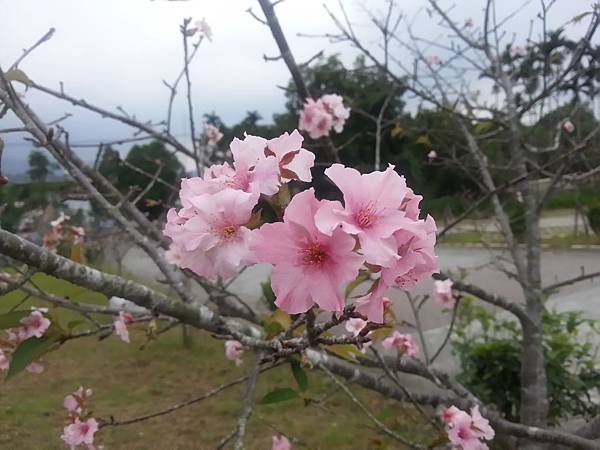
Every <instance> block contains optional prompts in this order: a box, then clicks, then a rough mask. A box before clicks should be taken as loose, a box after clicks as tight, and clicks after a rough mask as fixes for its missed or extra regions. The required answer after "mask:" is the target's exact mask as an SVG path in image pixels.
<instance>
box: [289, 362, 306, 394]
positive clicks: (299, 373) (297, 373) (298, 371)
mask: <svg viewBox="0 0 600 450" xmlns="http://www.w3.org/2000/svg"><path fill="white" fill-rule="evenodd" d="M290 367H291V368H292V374H293V375H294V378H295V379H296V383H298V387H299V388H300V390H301V391H305V390H307V389H308V376H307V375H306V372H305V371H304V369H303V368H302V366H300V363H299V362H298V361H296V360H292V363H291V366H290Z"/></svg>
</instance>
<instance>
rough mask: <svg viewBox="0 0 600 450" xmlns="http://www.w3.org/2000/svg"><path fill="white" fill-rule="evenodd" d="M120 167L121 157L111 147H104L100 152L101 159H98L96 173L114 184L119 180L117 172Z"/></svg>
mask: <svg viewBox="0 0 600 450" xmlns="http://www.w3.org/2000/svg"><path fill="white" fill-rule="evenodd" d="M120 167H121V156H120V155H119V152H118V151H117V150H113V148H112V147H111V146H106V147H104V149H103V151H102V157H101V158H100V164H98V171H99V172H100V173H101V174H102V175H104V177H105V178H106V179H107V180H108V181H110V182H111V183H113V184H115V183H116V181H117V179H118V178H119V170H120Z"/></svg>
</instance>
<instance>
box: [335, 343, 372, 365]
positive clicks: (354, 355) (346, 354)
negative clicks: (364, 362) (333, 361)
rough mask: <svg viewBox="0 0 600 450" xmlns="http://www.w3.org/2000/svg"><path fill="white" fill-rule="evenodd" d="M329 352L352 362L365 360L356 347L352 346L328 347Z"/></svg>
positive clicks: (336, 345)
mask: <svg viewBox="0 0 600 450" xmlns="http://www.w3.org/2000/svg"><path fill="white" fill-rule="evenodd" d="M327 351H329V352H331V353H333V354H335V355H336V356H339V357H340V358H344V359H347V360H348V361H352V362H357V361H358V358H359V357H363V358H364V356H365V355H363V354H362V352H361V351H360V350H359V349H357V348H356V346H354V345H351V344H335V345H330V346H328V347H327Z"/></svg>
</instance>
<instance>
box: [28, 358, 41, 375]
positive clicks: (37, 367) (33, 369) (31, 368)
mask: <svg viewBox="0 0 600 450" xmlns="http://www.w3.org/2000/svg"><path fill="white" fill-rule="evenodd" d="M25 370H26V371H27V372H29V373H34V374H36V375H39V374H40V373H42V372H43V371H44V365H43V364H42V363H41V362H39V361H34V362H32V363H30V364H29V365H28V366H27V367H25Z"/></svg>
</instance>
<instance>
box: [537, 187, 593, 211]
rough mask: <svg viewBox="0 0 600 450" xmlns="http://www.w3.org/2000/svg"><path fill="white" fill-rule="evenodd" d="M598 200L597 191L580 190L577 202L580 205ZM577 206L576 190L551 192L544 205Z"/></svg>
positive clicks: (569, 207) (558, 207)
mask: <svg viewBox="0 0 600 450" xmlns="http://www.w3.org/2000/svg"><path fill="white" fill-rule="evenodd" d="M597 201H598V192H597V191H594V190H582V191H581V192H580V193H579V202H580V203H581V204H582V205H591V204H593V203H594V202H597ZM576 207H577V192H575V191H563V192H556V193H555V194H552V195H551V196H550V198H548V200H547V201H546V204H545V205H544V208H545V209H575V208H576Z"/></svg>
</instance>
